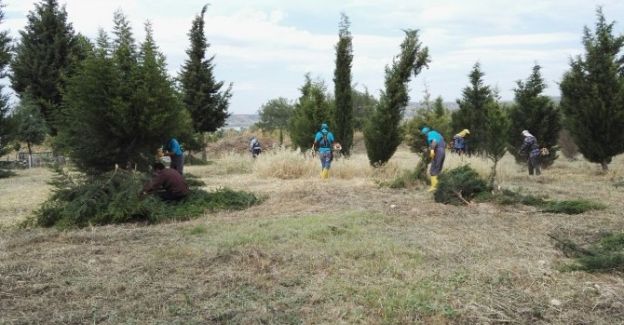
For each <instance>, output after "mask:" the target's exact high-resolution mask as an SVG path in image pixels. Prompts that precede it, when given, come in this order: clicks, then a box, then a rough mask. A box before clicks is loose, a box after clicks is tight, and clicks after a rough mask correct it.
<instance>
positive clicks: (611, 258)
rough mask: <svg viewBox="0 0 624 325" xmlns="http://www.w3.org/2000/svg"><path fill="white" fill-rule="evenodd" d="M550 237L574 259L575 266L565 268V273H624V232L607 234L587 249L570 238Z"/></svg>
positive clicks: (569, 265)
mask: <svg viewBox="0 0 624 325" xmlns="http://www.w3.org/2000/svg"><path fill="white" fill-rule="evenodd" d="M550 237H551V238H552V239H554V240H555V246H556V247H557V248H559V249H560V250H561V251H562V252H563V253H564V254H565V255H566V256H568V257H572V258H574V263H573V264H568V265H565V266H564V267H563V270H565V271H586V272H610V271H624V232H621V233H615V234H606V235H604V236H603V237H602V238H600V240H598V241H597V242H595V243H593V244H590V245H588V247H586V248H585V247H583V245H579V244H577V243H575V242H574V241H572V240H571V239H569V238H559V237H558V236H555V235H550Z"/></svg>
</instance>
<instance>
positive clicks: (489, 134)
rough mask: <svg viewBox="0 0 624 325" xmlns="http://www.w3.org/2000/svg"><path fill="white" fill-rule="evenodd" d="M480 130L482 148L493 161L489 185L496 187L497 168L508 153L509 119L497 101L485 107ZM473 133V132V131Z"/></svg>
mask: <svg viewBox="0 0 624 325" xmlns="http://www.w3.org/2000/svg"><path fill="white" fill-rule="evenodd" d="M482 124H483V125H482V127H481V128H480V131H481V134H482V135H483V138H482V142H481V148H482V149H483V152H484V154H485V156H486V157H487V158H489V159H490V160H492V162H493V165H492V171H491V173H490V177H489V185H490V186H494V182H495V181H496V167H497V166H498V162H499V161H500V160H501V159H502V158H503V156H504V155H505V152H506V151H507V138H506V137H505V135H506V134H507V130H508V129H509V119H508V117H507V114H506V112H505V111H504V110H503V107H501V105H500V104H499V103H498V102H497V101H491V102H489V103H487V104H486V106H485V116H484V120H483V122H482ZM471 132H472V130H471Z"/></svg>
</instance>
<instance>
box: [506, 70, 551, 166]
mask: <svg viewBox="0 0 624 325" xmlns="http://www.w3.org/2000/svg"><path fill="white" fill-rule="evenodd" d="M540 69H541V67H540V66H539V65H535V66H534V67H533V72H532V73H531V76H529V78H528V79H527V80H526V81H524V82H523V81H518V82H517V85H518V86H517V88H516V89H514V93H515V103H514V105H512V106H511V109H510V110H509V120H510V127H509V132H507V142H508V143H509V147H508V149H509V152H511V154H512V155H513V156H514V157H515V158H516V161H517V162H521V163H526V160H527V157H526V154H527V153H520V147H521V146H522V142H523V141H524V137H523V136H522V135H521V132H522V130H528V131H529V132H531V134H533V135H534V136H535V137H536V138H537V141H538V142H539V145H540V147H545V148H548V150H549V152H550V154H549V155H548V156H542V157H541V163H542V166H544V167H547V166H550V165H552V163H553V162H554V161H555V159H557V157H558V156H557V151H559V147H558V146H557V140H558V138H559V131H561V118H560V114H559V110H558V109H557V107H556V106H555V104H554V103H553V101H552V100H551V99H550V98H549V97H547V96H545V95H543V94H542V93H543V91H544V89H545V88H546V84H545V83H544V79H543V78H542V75H541V73H540Z"/></svg>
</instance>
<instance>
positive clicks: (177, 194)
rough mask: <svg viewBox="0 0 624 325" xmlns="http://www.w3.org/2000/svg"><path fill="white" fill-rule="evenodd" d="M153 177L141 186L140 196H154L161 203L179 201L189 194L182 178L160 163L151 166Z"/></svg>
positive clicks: (176, 172) (173, 170)
mask: <svg viewBox="0 0 624 325" xmlns="http://www.w3.org/2000/svg"><path fill="white" fill-rule="evenodd" d="M153 167H154V176H153V177H152V179H151V180H150V181H149V182H148V183H146V184H145V186H143V192H142V194H156V195H158V196H159V197H160V198H161V199H162V200H163V201H180V200H182V199H184V198H185V197H186V196H188V194H189V193H190V191H189V188H188V185H187V184H186V181H185V180H184V177H183V176H182V175H180V173H179V172H178V171H176V170H175V169H172V168H165V165H164V164H163V163H161V162H157V163H155V164H154V165H153Z"/></svg>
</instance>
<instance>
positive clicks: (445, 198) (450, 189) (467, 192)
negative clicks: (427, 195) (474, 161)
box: [433, 165, 491, 205]
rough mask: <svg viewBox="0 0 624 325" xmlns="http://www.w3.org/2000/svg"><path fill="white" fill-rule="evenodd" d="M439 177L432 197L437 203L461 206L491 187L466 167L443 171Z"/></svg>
mask: <svg viewBox="0 0 624 325" xmlns="http://www.w3.org/2000/svg"><path fill="white" fill-rule="evenodd" d="M439 177H440V178H439V183H438V188H437V190H436V191H435V193H434V195H433V198H434V199H435V201H436V202H439V203H444V204H453V205H463V204H465V203H466V202H469V201H471V200H472V199H474V198H475V197H477V196H478V195H482V194H484V193H487V192H489V191H491V187H489V186H488V185H487V183H486V182H485V181H484V180H483V179H482V178H481V177H480V176H479V174H478V173H477V172H476V171H475V170H474V169H472V168H470V166H468V165H464V166H461V167H457V168H453V169H451V170H449V171H445V172H443V173H442V174H440V176H439Z"/></svg>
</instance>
